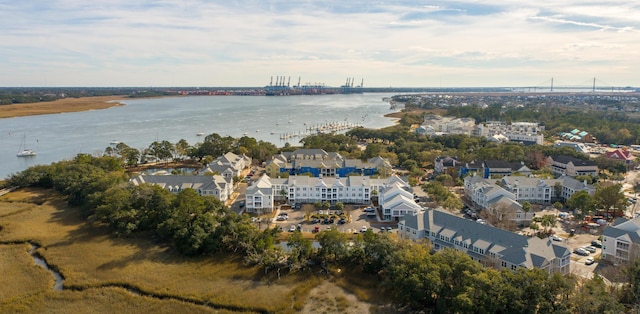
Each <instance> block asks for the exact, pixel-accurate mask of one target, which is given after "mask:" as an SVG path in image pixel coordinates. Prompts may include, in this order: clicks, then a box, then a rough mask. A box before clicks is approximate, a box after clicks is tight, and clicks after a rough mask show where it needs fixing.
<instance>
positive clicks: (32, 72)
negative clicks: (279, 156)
mask: <svg viewBox="0 0 640 314" xmlns="http://www.w3.org/2000/svg"><path fill="white" fill-rule="evenodd" d="M639 16H640V8H639V7H638V6H634V5H633V4H632V3H619V2H613V1H599V2H588V1H568V0H560V1H556V2H552V3H545V4H538V3H531V2H530V1H527V2H525V1H520V0H518V1H509V2H507V3H505V2H504V1H484V2H482V3H478V2H475V1H469V2H464V1H461V2H449V1H431V2H429V3H424V2H423V1H410V0H399V1H393V2H386V3H385V2H371V1H349V2H345V1H337V0H336V1H323V2H316V1H295V0H290V1H275V0H274V1H258V0H254V1H250V0H246V1H241V0H237V1H233V0H232V1H204V0H202V1H198V0H191V1H148V2H137V3H131V2H130V1H120V0H117V1H98V2H95V1H94V2H88V1H79V0H78V1H74V0H67V1H51V2H46V3H40V2H38V3H30V2H28V1H26V2H25V1H21V2H13V1H5V0H0V29H2V30H3V31H2V32H0V41H1V42H3V45H2V46H0V64H3V65H2V71H0V86H24V85H36V86H37V85H43V82H42V80H43V79H42V77H43V75H42V73H47V75H46V76H47V84H49V85H62V86H64V85H95V86H127V85H129V86H132V85H135V86H163V85H172V86H175V85H184V86H194V85H197V86H262V85H265V84H267V83H268V80H269V78H270V77H271V76H276V75H285V76H289V75H290V76H291V77H292V78H296V79H295V80H296V81H297V77H298V76H302V81H303V82H324V83H326V84H327V85H334V86H336V85H339V84H342V83H343V82H344V79H345V78H346V77H355V78H356V80H358V79H359V78H364V80H365V85H366V86H390V85H393V86H440V85H445V86H510V85H531V84H536V83H537V82H540V81H544V80H545V79H547V78H549V77H551V76H554V77H560V76H562V77H565V80H566V81H574V82H582V81H584V80H585V79H586V78H589V77H592V76H594V75H595V76H598V77H603V78H606V79H604V81H607V82H611V83H612V84H617V85H623V86H626V85H634V86H638V85H640V81H639V80H640V78H639V77H638V76H637V75H636V73H637V69H638V68H640V58H638V51H640V49H639V48H640V47H639V46H640V42H639V41H638V40H637V37H638V34H637V33H638V29H639V28H638V27H639V26H640V25H639V24H640V18H639ZM634 69H635V70H634ZM443 78H444V79H443ZM292 80H293V79H292Z"/></svg>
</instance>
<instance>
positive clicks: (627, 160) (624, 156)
mask: <svg viewBox="0 0 640 314" xmlns="http://www.w3.org/2000/svg"><path fill="white" fill-rule="evenodd" d="M605 156H606V157H607V158H611V159H615V160H619V161H622V162H623V163H624V164H625V165H627V166H629V165H631V164H633V161H634V160H636V156H633V155H631V152H630V151H628V150H626V149H620V148H618V149H616V150H614V151H610V152H606V153H605Z"/></svg>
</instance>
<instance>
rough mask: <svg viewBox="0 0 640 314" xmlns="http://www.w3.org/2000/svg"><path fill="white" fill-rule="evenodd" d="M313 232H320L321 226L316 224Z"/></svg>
mask: <svg viewBox="0 0 640 314" xmlns="http://www.w3.org/2000/svg"><path fill="white" fill-rule="evenodd" d="M312 232H313V233H318V232H320V227H318V226H315V227H314V228H313V231H312Z"/></svg>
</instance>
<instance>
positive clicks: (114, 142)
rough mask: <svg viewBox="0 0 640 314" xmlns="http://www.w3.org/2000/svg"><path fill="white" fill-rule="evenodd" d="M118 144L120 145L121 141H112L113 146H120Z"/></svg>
mask: <svg viewBox="0 0 640 314" xmlns="http://www.w3.org/2000/svg"><path fill="white" fill-rule="evenodd" d="M118 144H120V142H119V141H116V140H113V141H111V145H118Z"/></svg>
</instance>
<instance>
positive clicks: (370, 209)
mask: <svg viewBox="0 0 640 314" xmlns="http://www.w3.org/2000/svg"><path fill="white" fill-rule="evenodd" d="M375 211H376V210H375V209H374V208H373V207H367V208H365V209H364V212H365V213H373V212H375Z"/></svg>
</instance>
